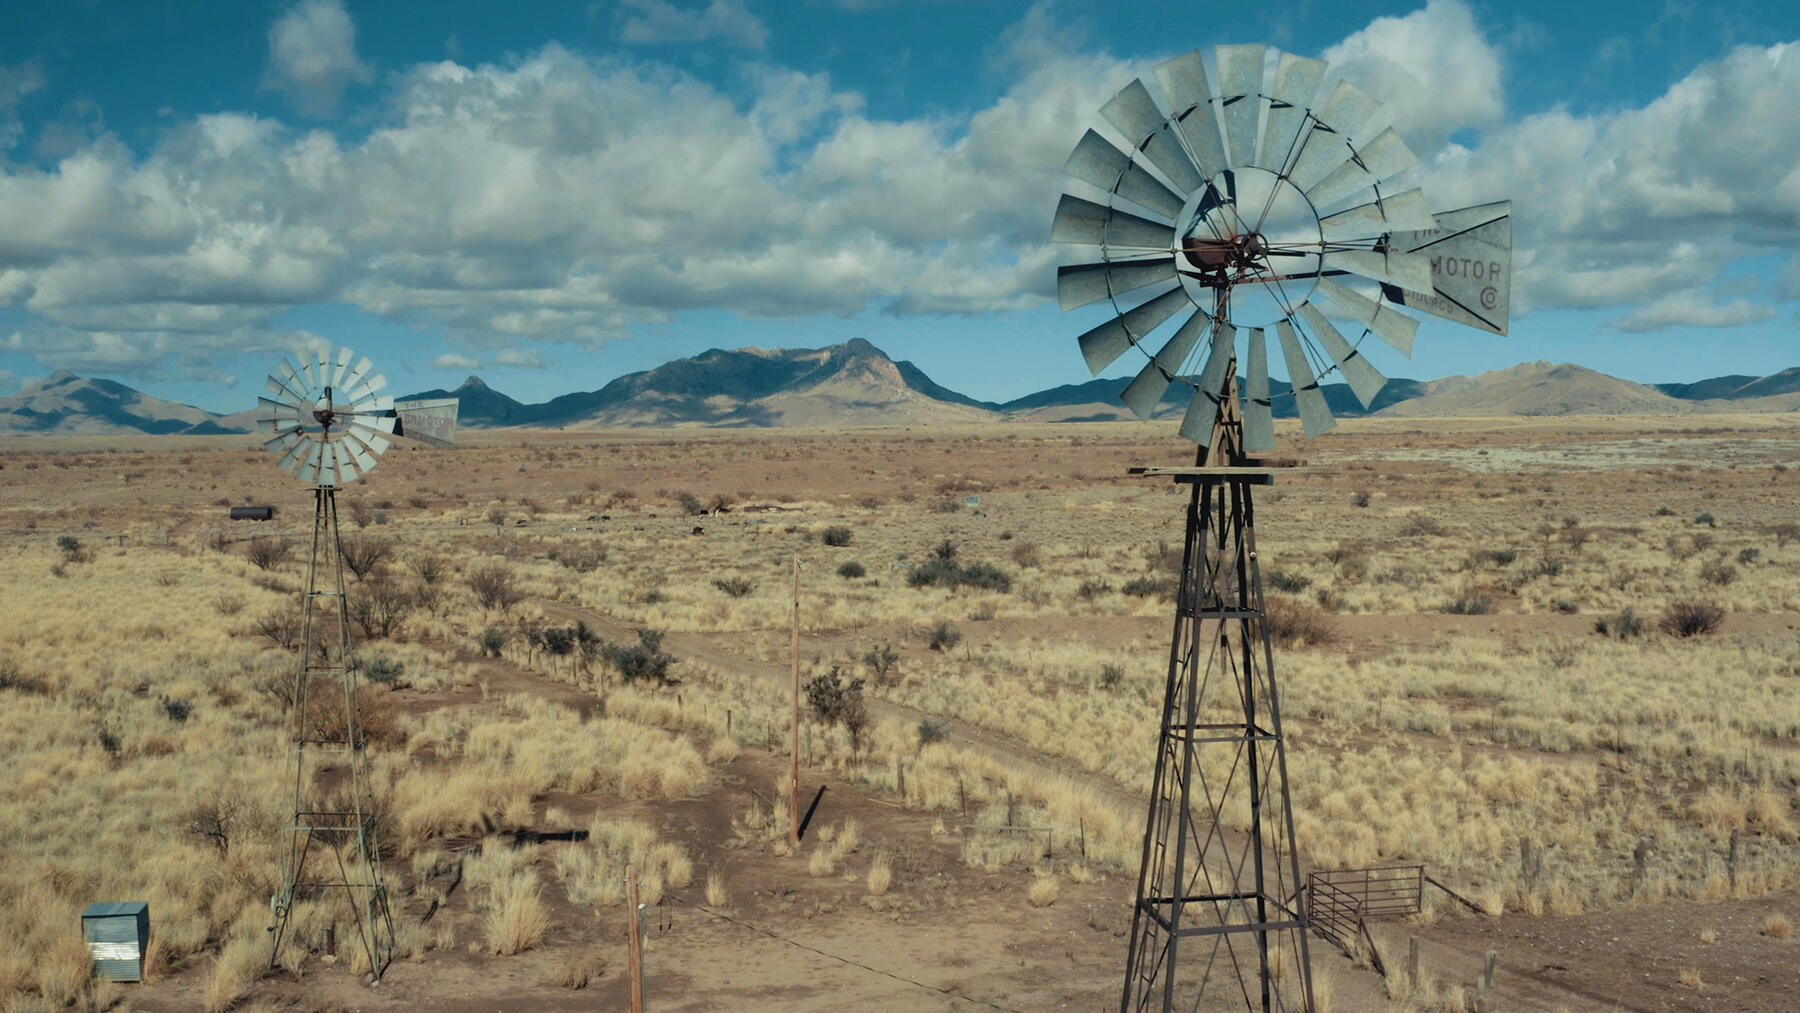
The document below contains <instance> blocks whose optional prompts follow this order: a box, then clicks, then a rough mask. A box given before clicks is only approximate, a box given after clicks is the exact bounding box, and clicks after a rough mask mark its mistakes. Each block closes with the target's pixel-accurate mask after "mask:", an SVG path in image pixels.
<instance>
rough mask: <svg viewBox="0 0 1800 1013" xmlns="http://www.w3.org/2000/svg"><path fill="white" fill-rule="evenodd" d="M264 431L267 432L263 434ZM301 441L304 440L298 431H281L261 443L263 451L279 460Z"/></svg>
mask: <svg viewBox="0 0 1800 1013" xmlns="http://www.w3.org/2000/svg"><path fill="white" fill-rule="evenodd" d="M266 431H267V430H265V432H266ZM303 439H305V437H304V436H302V435H301V431H300V430H298V429H283V430H280V431H278V432H276V434H275V435H274V436H271V437H270V438H268V439H266V440H264V441H263V449H264V450H266V451H268V452H269V453H271V454H274V455H275V456H276V458H278V459H279V458H281V457H283V456H284V455H286V453H287V452H288V451H289V450H290V449H292V448H293V446H294V445H295V444H296V443H299V442H300V441H301V440H303Z"/></svg>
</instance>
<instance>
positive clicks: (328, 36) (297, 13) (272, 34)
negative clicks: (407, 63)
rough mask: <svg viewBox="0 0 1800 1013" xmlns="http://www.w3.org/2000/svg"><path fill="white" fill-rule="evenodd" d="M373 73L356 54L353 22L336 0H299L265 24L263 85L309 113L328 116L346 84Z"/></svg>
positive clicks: (367, 77) (358, 82)
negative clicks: (266, 61) (266, 58)
mask: <svg viewBox="0 0 1800 1013" xmlns="http://www.w3.org/2000/svg"><path fill="white" fill-rule="evenodd" d="M372 76H373V74H372V72H371V71H370V69H369V67H368V65H367V64H365V63H363V62H362V60H361V59H360V58H359V57H358V56H357V55H356V25H355V24H354V23H353V22H352V21H351V20H350V12H349V11H347V10H345V9H344V5H343V3H342V2H341V0H301V2H300V3H299V4H296V5H295V6H294V7H292V8H289V10H288V12H287V13H286V14H283V15H282V16H281V17H279V18H277V19H276V21H275V23H274V24H273V25H271V26H270V27H269V65H268V67H267V69H266V70H265V71H264V73H263V87H265V88H269V89H273V90H275V91H280V92H283V93H285V94H286V95H287V97H288V99H289V100H290V101H291V102H292V103H293V104H294V107H295V108H296V109H298V110H299V111H300V112H302V113H304V114H306V115H308V116H314V117H321V116H329V115H331V113H333V112H334V111H336V109H337V106H338V102H339V101H341V100H342V99H343V97H344V89H345V88H347V87H348V86H349V85H351V84H352V83H356V84H363V83H367V82H368V81H369V80H370V79H371V77H372Z"/></svg>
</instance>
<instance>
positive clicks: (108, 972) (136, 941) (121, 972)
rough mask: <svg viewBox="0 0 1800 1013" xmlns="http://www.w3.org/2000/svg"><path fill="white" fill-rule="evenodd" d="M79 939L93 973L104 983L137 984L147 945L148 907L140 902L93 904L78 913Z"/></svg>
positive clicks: (148, 929) (142, 971) (141, 973)
mask: <svg viewBox="0 0 1800 1013" xmlns="http://www.w3.org/2000/svg"><path fill="white" fill-rule="evenodd" d="M81 938H82V939H83V940H84V941H85V942H86V943H87V948H88V954H89V955H90V956H91V957H93V958H94V973H95V974H98V975H99V976H100V977H102V978H105V979H107V980H108V981H141V980H143V977H144V950H145V948H146V947H147V946H148V945H149V943H150V905H149V903H148V902H146V901H141V900H125V901H97V902H95V903H93V904H89V905H88V906H87V910H85V911H83V912H81Z"/></svg>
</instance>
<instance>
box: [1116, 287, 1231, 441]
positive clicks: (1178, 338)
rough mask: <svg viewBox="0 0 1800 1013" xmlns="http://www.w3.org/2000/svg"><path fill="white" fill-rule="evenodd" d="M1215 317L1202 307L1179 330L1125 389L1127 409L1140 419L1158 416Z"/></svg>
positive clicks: (1124, 398) (1120, 396) (1121, 397)
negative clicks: (1170, 388) (1176, 380)
mask: <svg viewBox="0 0 1800 1013" xmlns="http://www.w3.org/2000/svg"><path fill="white" fill-rule="evenodd" d="M1210 323H1212V317H1211V316H1209V315H1208V314H1207V312H1206V311H1205V310H1203V309H1200V308H1199V307H1195V308H1194V312H1193V313H1192V314H1191V315H1189V317H1188V318H1187V320H1186V321H1185V322H1184V323H1183V324H1182V325H1181V326H1180V327H1179V328H1177V329H1176V331H1175V334H1174V335H1173V336H1172V337H1170V338H1169V340H1168V343H1166V344H1164V345H1163V346H1162V350H1161V351H1159V352H1157V353H1156V357H1155V358H1153V359H1151V360H1150V361H1149V362H1148V363H1145V365H1144V368H1143V369H1141V370H1139V371H1138V375H1137V376H1136V377H1134V378H1133V379H1132V381H1131V382H1130V383H1129V384H1127V385H1126V386H1125V392H1124V393H1123V394H1121V395H1119V400H1120V401H1123V402H1125V407H1127V408H1130V409H1131V413H1132V414H1133V415H1136V416H1137V417H1138V418H1140V419H1149V418H1151V417H1152V416H1154V415H1155V414H1156V406H1157V404H1158V403H1159V402H1160V401H1162V396H1163V394H1164V393H1166V392H1167V391H1168V389H1169V383H1170V382H1171V381H1173V380H1174V378H1175V376H1176V374H1177V373H1179V372H1180V371H1181V364H1182V363H1183V362H1186V361H1187V357H1188V353H1189V352H1192V351H1193V350H1194V346H1195V345H1196V344H1198V343H1199V341H1200V335H1202V334H1204V333H1206V328H1207V325H1208V324H1210Z"/></svg>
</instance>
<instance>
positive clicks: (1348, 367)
mask: <svg viewBox="0 0 1800 1013" xmlns="http://www.w3.org/2000/svg"><path fill="white" fill-rule="evenodd" d="M1300 316H1301V317H1303V318H1305V320H1306V325H1307V326H1308V327H1310V328H1312V332H1313V335H1314V336H1315V337H1317V338H1318V339H1319V343H1320V344H1321V345H1324V346H1325V354H1326V355H1329V356H1331V361H1332V362H1335V363H1337V367H1338V371H1339V372H1341V373H1343V374H1344V382H1345V383H1348V384H1349V385H1350V391H1351V393H1353V394H1355V395H1356V399H1357V400H1358V401H1361V402H1362V406H1363V407H1364V408H1368V407H1370V406H1371V405H1373V404H1374V403H1375V395H1377V394H1379V393H1381V388H1382V387H1384V386H1386V385H1387V377H1385V376H1382V375H1381V371H1380V370H1378V369H1376V368H1375V367H1374V366H1373V365H1372V364H1370V362H1369V360H1368V359H1367V358H1365V357H1364V356H1363V354H1362V353H1361V352H1359V351H1357V350H1356V349H1355V348H1353V347H1351V345H1350V342H1348V341H1345V340H1344V336H1343V335H1342V334H1339V333H1338V329H1337V328H1336V327H1333V326H1331V321H1329V320H1327V319H1325V314H1323V313H1320V312H1319V309H1318V307H1316V306H1314V305H1313V304H1312V303H1305V304H1303V305H1302V306H1301V307H1300Z"/></svg>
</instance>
